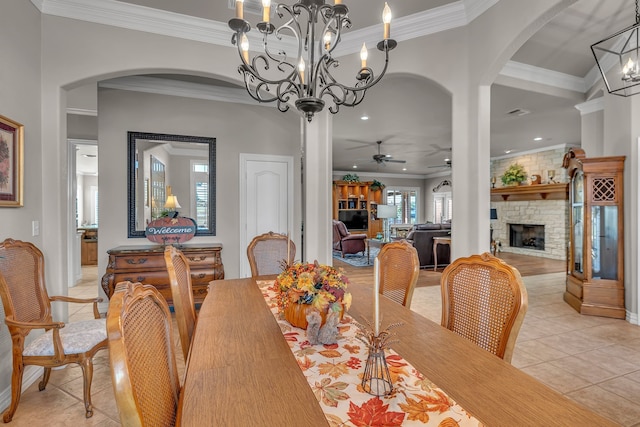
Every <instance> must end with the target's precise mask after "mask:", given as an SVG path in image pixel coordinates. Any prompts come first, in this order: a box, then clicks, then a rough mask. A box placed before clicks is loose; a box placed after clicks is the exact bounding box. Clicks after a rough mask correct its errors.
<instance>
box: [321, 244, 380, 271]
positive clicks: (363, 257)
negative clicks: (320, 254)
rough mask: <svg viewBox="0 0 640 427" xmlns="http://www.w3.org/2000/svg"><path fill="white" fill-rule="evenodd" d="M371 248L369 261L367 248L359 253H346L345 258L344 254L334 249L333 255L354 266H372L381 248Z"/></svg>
mask: <svg viewBox="0 0 640 427" xmlns="http://www.w3.org/2000/svg"><path fill="white" fill-rule="evenodd" d="M369 250H370V253H369V262H367V250H366V249H365V251H364V253H362V252H358V253H357V254H346V255H345V256H344V258H342V254H341V253H340V252H339V251H333V257H334V258H336V259H339V260H340V261H343V262H346V263H347V264H349V265H352V266H354V267H371V266H373V259H374V258H375V257H376V256H378V252H379V251H380V250H379V249H378V248H370V249H369Z"/></svg>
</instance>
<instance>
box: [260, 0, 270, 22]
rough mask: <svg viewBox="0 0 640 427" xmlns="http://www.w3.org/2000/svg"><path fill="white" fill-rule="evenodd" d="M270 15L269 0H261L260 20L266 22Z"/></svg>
mask: <svg viewBox="0 0 640 427" xmlns="http://www.w3.org/2000/svg"><path fill="white" fill-rule="evenodd" d="M270 15H271V0H262V20H263V21H264V22H267V23H268V22H269V17H270Z"/></svg>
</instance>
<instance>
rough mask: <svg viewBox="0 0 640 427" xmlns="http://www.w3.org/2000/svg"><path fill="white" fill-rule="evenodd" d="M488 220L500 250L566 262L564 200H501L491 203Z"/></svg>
mask: <svg viewBox="0 0 640 427" xmlns="http://www.w3.org/2000/svg"><path fill="white" fill-rule="evenodd" d="M491 207H492V208H495V209H496V210H497V214H498V219H496V220H492V221H491V226H492V227H493V238H494V239H495V240H496V241H497V242H499V243H500V250H502V251H505V252H512V253H517V254H522V255H532V256H539V257H545V258H551V259H562V260H563V259H566V256H567V242H568V241H569V229H568V225H567V224H568V221H569V203H568V201H567V200H544V199H543V200H514V201H511V200H503V201H499V202H496V201H494V202H493V203H491Z"/></svg>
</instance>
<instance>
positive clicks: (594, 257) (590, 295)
mask: <svg viewBox="0 0 640 427" xmlns="http://www.w3.org/2000/svg"><path fill="white" fill-rule="evenodd" d="M624 160H625V157H624V156H617V157H594V158H587V157H586V155H585V153H584V151H583V150H582V149H579V148H574V149H571V150H570V151H569V152H568V153H567V154H565V156H564V160H563V165H562V166H563V167H564V168H566V169H567V170H568V172H569V177H570V183H569V203H570V210H569V224H570V231H569V253H568V259H567V283H566V291H565V293H564V300H565V301H566V302H567V303H568V304H569V305H571V306H572V307H573V308H574V309H576V310H577V311H578V312H579V313H581V314H589V315H594V316H605V317H613V318H618V319H624V318H625V316H626V312H625V307H624V263H623V261H624V239H623V236H624V222H623V214H624V204H623V201H624V193H623V172H624Z"/></svg>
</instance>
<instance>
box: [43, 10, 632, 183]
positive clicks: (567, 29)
mask: <svg viewBox="0 0 640 427" xmlns="http://www.w3.org/2000/svg"><path fill="white" fill-rule="evenodd" d="M32 1H33V0H32ZM41 1H43V3H44V5H45V7H43V8H42V9H41V10H43V12H45V13H46V3H47V2H48V1H50V0H41ZM245 1H246V2H249V0H245ZM387 1H388V2H389V3H390V6H391V7H392V10H393V15H394V20H397V19H398V18H402V17H406V16H408V15H411V14H416V13H419V14H420V13H422V14H424V13H430V12H429V11H431V12H433V9H434V8H440V9H438V11H440V10H455V8H458V7H462V8H464V9H465V12H466V14H467V15H471V17H470V18H469V19H473V18H474V16H473V13H472V11H474V12H475V13H481V12H482V10H484V9H486V8H487V7H490V6H491V5H492V4H494V3H495V2H496V1H497V0H461V1H455V2H454V1H451V0H395V1H393V2H392V1H389V0H387ZM501 1H508V0H501ZM123 3H129V4H133V5H139V6H144V7H149V8H154V9H158V10H163V11H169V12H172V13H179V14H184V15H188V16H193V17H200V18H206V19H210V20H213V21H217V22H218V23H222V24H223V25H226V22H227V20H228V19H230V18H232V17H233V15H234V11H233V8H232V7H230V6H232V4H233V3H230V2H229V0H218V1H211V0H181V1H179V2H177V1H174V0H126V1H124V2H123ZM34 4H35V2H34ZM245 4H247V3H245ZM345 4H347V5H348V7H349V10H350V17H351V19H352V22H353V27H352V29H351V30H350V31H356V30H359V29H363V28H366V27H371V26H377V25H379V22H380V15H381V11H382V7H383V5H384V0H347V1H345ZM634 12H635V10H634V2H633V1H632V0H606V1H603V0H578V1H576V3H575V4H573V5H572V6H570V7H569V8H567V9H565V10H564V11H563V12H561V13H560V14H559V15H557V16H556V17H555V18H553V19H552V20H551V21H550V22H549V23H548V24H547V25H545V26H544V27H543V28H542V29H541V30H540V31H539V32H538V33H536V34H535V35H533V36H532V37H531V38H530V39H529V40H528V41H527V42H526V43H525V44H524V45H523V46H522V47H521V48H520V49H519V50H518V51H517V52H516V53H515V54H514V55H513V57H512V58H511V61H513V62H511V63H509V64H507V67H505V70H503V73H501V74H502V75H508V71H507V68H509V67H511V69H513V67H514V66H516V67H520V66H522V64H525V66H532V67H537V68H533V70H535V71H538V72H540V73H541V74H542V75H547V74H548V72H549V71H551V72H557V73H564V74H562V75H559V76H560V77H562V78H564V79H565V80H568V81H571V82H572V83H573V84H574V85H576V87H582V88H584V90H583V92H584V93H579V92H576V91H573V92H571V93H570V95H568V97H560V96H552V95H549V94H545V93H539V92H532V91H530V90H524V89H522V88H518V87H513V86H514V84H513V82H509V83H508V84H509V86H506V85H501V84H499V83H504V84H507V82H508V79H507V80H503V79H501V78H500V77H499V78H498V82H499V83H496V84H494V85H493V86H492V92H491V96H492V102H491V156H492V157H496V156H501V155H504V153H505V151H506V150H513V152H514V153H517V152H518V151H525V150H532V149H536V148H542V147H549V146H556V145H560V144H576V143H579V142H580V112H579V111H578V110H577V109H576V108H575V105H576V104H579V103H581V102H584V101H585V100H586V99H587V91H588V90H589V88H590V87H591V85H592V83H594V82H596V81H597V79H598V78H599V75H598V74H597V72H596V69H595V61H594V59H593V55H592V53H591V50H590V45H591V44H593V43H595V42H597V41H599V40H601V39H603V38H604V37H606V36H609V35H610V34H612V33H614V32H616V31H618V30H620V29H622V28H624V27H626V26H628V25H631V24H633V23H634V22H635V20H634V18H635V14H634ZM414 16H415V15H414ZM418 16H421V17H422V16H427V15H418ZM428 16H430V15H428ZM247 17H248V19H249V20H251V21H253V22H255V21H257V20H258V18H253V17H252V16H250V15H249V16H247ZM392 32H393V29H392ZM392 35H393V34H392ZM391 61H393V55H392V57H391ZM550 75H552V76H554V77H557V76H558V74H554V73H551V74H550ZM163 77H167V76H163ZM199 83H202V80H201V79H200V80H199ZM529 87H531V85H530V86H529ZM547 92H548V93H553V91H551V92H549V91H547ZM555 92H558V93H560V91H555ZM564 92H566V93H569V91H564ZM70 107H73V106H72V105H70ZM515 109H523V110H527V111H530V113H529V114H526V115H522V116H518V115H508V114H507V112H509V111H512V110H515ZM363 114H367V115H368V116H369V117H370V120H368V121H366V122H365V121H361V120H360V119H359V117H360V116H361V115H363ZM534 137H542V138H543V139H542V140H541V141H539V142H534V141H533V138H534ZM377 140H382V141H383V143H382V145H381V149H382V152H383V153H384V154H390V155H392V156H393V158H394V159H403V160H406V161H407V163H406V164H400V163H388V164H387V165H386V167H383V166H379V165H378V164H376V163H375V162H373V161H372V157H371V156H372V155H373V154H376V153H377V145H376V143H375V142H376V141H377ZM450 147H451V99H450V97H449V96H448V95H447V94H446V93H444V92H443V91H442V89H441V88H439V87H438V86H437V85H435V84H434V83H432V82H429V81H426V80H424V79H419V78H415V77H407V76H398V75H389V76H386V77H385V78H384V79H383V80H382V81H381V82H380V83H379V84H378V85H377V86H376V87H374V88H372V89H371V90H369V91H368V92H367V97H366V99H365V101H364V102H363V103H362V104H361V105H360V106H358V107H356V108H342V109H341V110H340V113H339V114H337V115H336V116H334V147H333V152H334V170H341V171H346V170H353V169H352V167H353V165H354V164H356V165H358V169H357V170H358V171H371V172H380V173H382V172H384V173H406V174H420V175H425V174H430V173H433V172H434V171H440V169H438V168H434V167H433V166H437V165H441V164H443V163H444V160H445V158H447V157H448V155H449V153H450V151H449V150H450ZM403 166H404V167H406V169H407V170H406V171H404V172H403V171H402V167H403ZM443 170H444V169H443Z"/></svg>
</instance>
